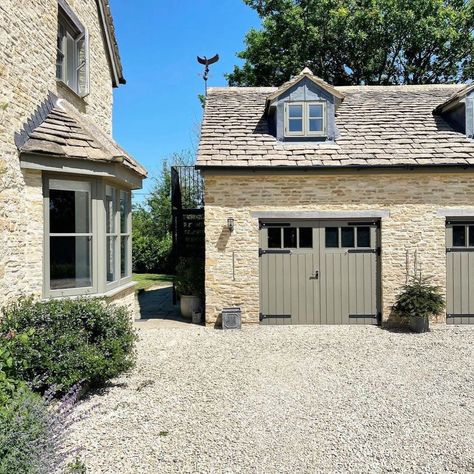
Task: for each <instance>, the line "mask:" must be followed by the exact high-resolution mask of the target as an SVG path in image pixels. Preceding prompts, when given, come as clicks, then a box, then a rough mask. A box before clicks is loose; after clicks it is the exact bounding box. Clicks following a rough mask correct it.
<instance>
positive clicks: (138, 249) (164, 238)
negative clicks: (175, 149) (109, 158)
mask: <svg viewBox="0 0 474 474" xmlns="http://www.w3.org/2000/svg"><path fill="white" fill-rule="evenodd" d="M192 161H193V155H192V153H191V152H189V151H183V152H181V153H175V154H173V155H172V156H171V157H170V159H169V160H165V161H164V162H163V166H162V169H161V173H160V175H159V176H158V177H157V178H155V184H154V186H153V189H152V191H151V193H150V195H149V197H148V199H147V200H146V202H145V203H144V204H142V205H138V206H135V207H134V209H133V214H132V215H133V241H132V242H133V271H134V272H138V273H141V272H153V273H170V272H172V271H173V269H172V268H171V247H172V245H171V242H172V238H171V229H170V226H171V166H175V165H176V166H184V165H189V164H191V163H192Z"/></svg>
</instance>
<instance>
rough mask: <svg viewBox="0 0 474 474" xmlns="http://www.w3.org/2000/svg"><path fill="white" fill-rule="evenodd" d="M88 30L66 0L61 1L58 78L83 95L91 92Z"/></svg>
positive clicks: (57, 59) (57, 49)
mask: <svg viewBox="0 0 474 474" xmlns="http://www.w3.org/2000/svg"><path fill="white" fill-rule="evenodd" d="M87 42H88V41H87V31H86V29H85V28H84V26H83V25H82V23H81V22H80V21H79V19H78V18H77V17H76V15H75V14H74V13H73V12H72V10H71V8H70V7H69V6H68V5H67V3H66V2H65V1H64V0H60V1H59V12H58V32H57V45H56V79H58V80H59V81H61V82H63V83H64V84H66V85H67V86H68V87H69V88H70V89H72V90H73V91H74V92H75V93H76V94H78V95H79V96H81V97H84V96H86V95H87V94H88V93H89V77H88V76H89V72H88V69H89V65H88V62H89V58H88V56H89V55H88V45H87Z"/></svg>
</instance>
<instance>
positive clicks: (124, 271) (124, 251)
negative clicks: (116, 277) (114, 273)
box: [120, 237, 129, 278]
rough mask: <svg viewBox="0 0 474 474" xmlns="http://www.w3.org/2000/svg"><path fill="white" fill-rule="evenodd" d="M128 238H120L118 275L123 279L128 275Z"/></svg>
mask: <svg viewBox="0 0 474 474" xmlns="http://www.w3.org/2000/svg"><path fill="white" fill-rule="evenodd" d="M128 239H129V238H128V237H121V238H120V275H121V278H125V277H126V276H128V275H129V268H128V267H129V265H128Z"/></svg>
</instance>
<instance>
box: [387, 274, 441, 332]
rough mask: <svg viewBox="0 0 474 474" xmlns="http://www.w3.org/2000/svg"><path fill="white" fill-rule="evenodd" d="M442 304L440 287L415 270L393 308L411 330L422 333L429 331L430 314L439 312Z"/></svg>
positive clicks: (433, 314)
mask: <svg viewBox="0 0 474 474" xmlns="http://www.w3.org/2000/svg"><path fill="white" fill-rule="evenodd" d="M444 306H445V303H444V298H443V294H442V292H441V288H440V287H439V286H435V285H432V284H431V283H430V281H429V278H426V277H425V278H423V277H422V276H421V273H419V274H417V273H416V272H415V273H414V275H413V276H411V277H410V278H409V279H408V281H407V283H406V284H405V285H404V286H403V288H402V291H401V292H400V293H399V294H398V296H397V298H396V301H395V305H394V306H393V310H394V312H395V313H396V314H397V315H398V316H400V317H401V318H402V319H404V320H407V321H408V326H409V328H410V329H411V330H412V331H413V332H418V333H422V332H427V331H429V318H430V316H435V315H437V314H439V313H441V312H442V311H443V309H444Z"/></svg>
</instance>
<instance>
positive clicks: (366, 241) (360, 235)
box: [357, 227, 370, 247]
mask: <svg viewBox="0 0 474 474" xmlns="http://www.w3.org/2000/svg"><path fill="white" fill-rule="evenodd" d="M357 247H370V227H357Z"/></svg>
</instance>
